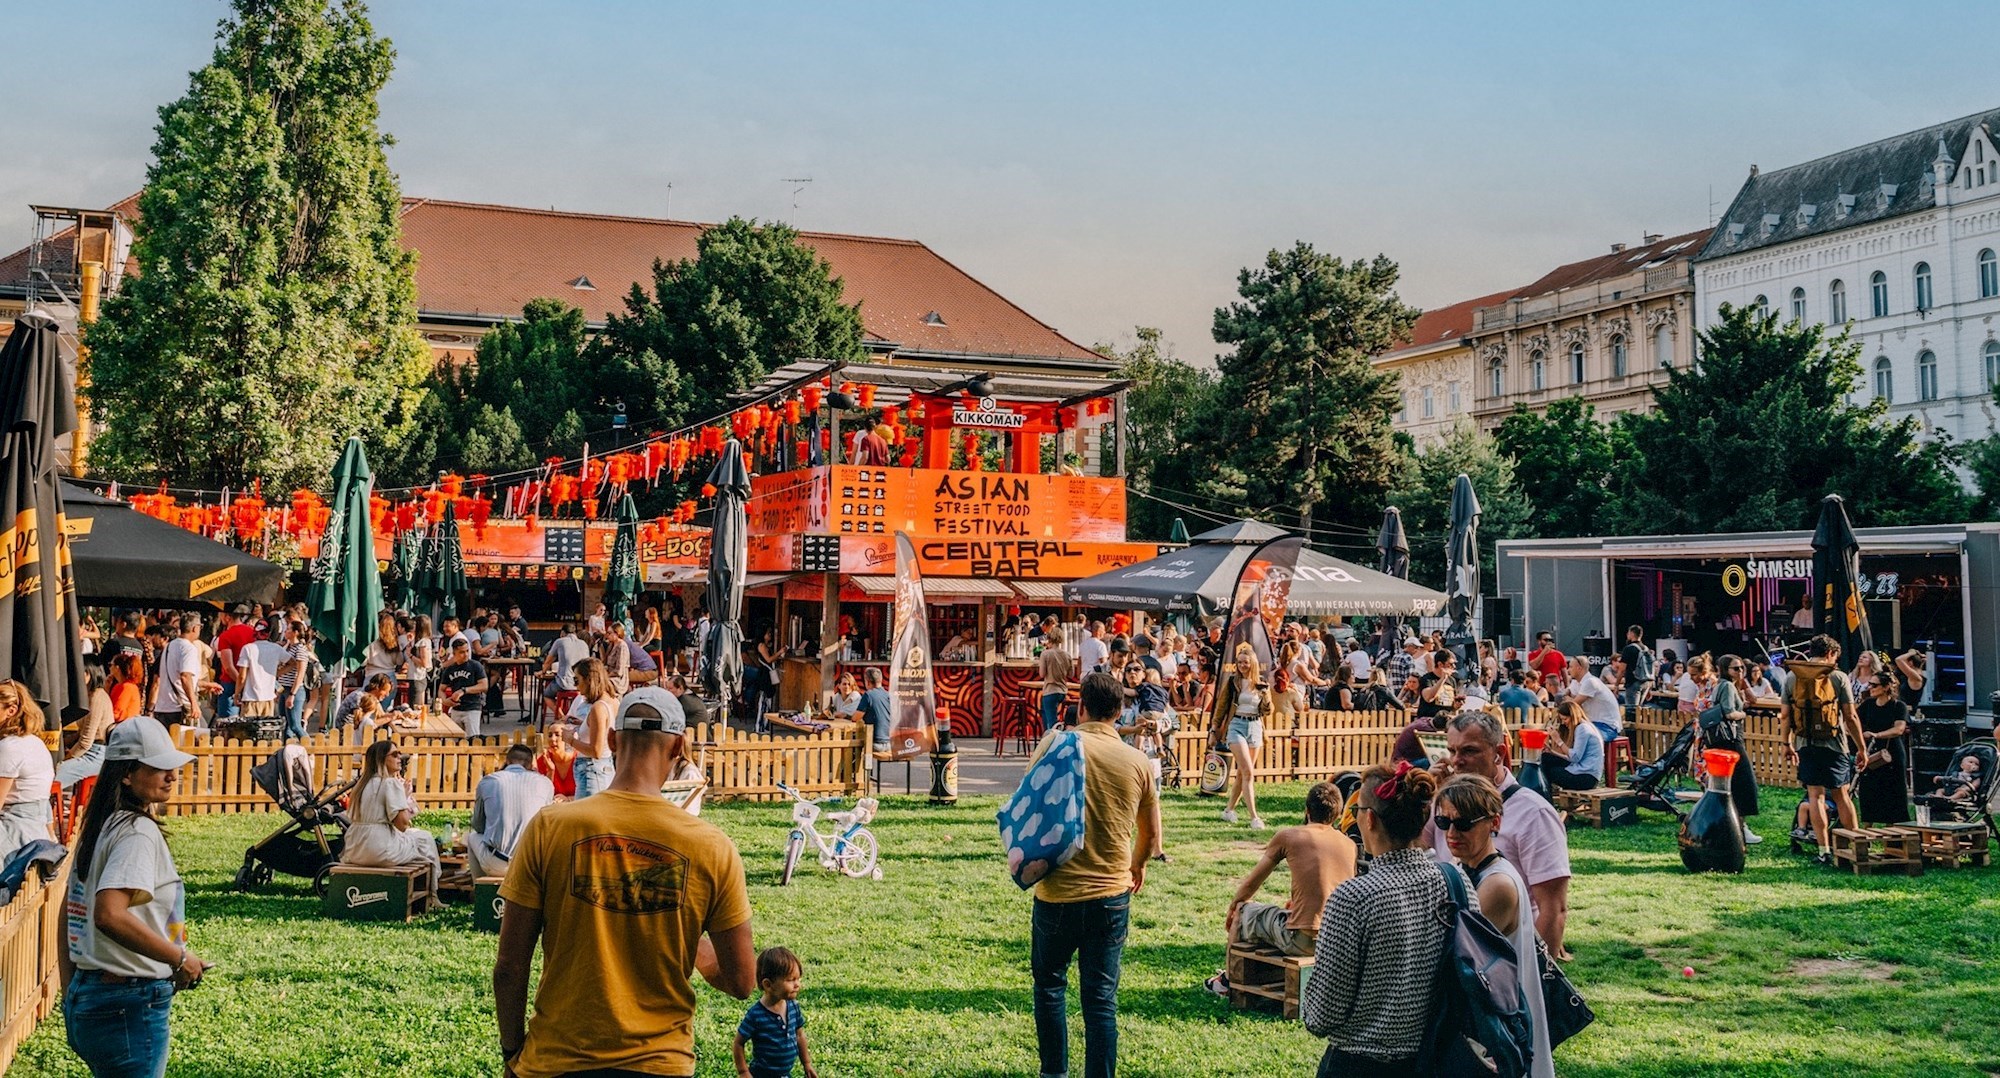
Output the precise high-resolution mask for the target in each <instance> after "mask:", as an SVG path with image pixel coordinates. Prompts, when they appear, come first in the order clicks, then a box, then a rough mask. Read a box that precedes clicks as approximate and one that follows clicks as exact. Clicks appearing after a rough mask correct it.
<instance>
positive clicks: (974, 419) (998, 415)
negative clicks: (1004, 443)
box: [951, 397, 1028, 430]
mask: <svg viewBox="0 0 2000 1078" xmlns="http://www.w3.org/2000/svg"><path fill="white" fill-rule="evenodd" d="M1027 422H1028V417H1027V416H1026V415H1023V414H1022V413H1020V412H1007V411H1002V410H1000V408H999V406H998V405H997V404H996V403H995V402H994V400H993V398H992V397H981V398H979V407H978V408H976V409H975V408H965V407H959V406H954V407H953V408H952V410H951V425H952V426H954V427H992V428H995V429H999V430H1014V429H1016V428H1018V427H1022V426H1025V425H1026V424H1027Z"/></svg>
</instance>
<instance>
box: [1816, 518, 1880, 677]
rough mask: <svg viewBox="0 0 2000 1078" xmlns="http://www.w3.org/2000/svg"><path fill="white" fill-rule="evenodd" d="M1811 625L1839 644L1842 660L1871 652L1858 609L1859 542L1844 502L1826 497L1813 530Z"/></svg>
mask: <svg viewBox="0 0 2000 1078" xmlns="http://www.w3.org/2000/svg"><path fill="white" fill-rule="evenodd" d="M1812 548H1813V587H1814V597H1813V607H1814V610H1813V619H1814V620H1813V624H1815V625H1817V626H1819V630H1820V632H1823V633H1825V634H1826V635H1828V636H1830V637H1832V638H1833V639H1834V640H1835V641H1836V642H1838V643H1839V644H1840V654H1841V656H1842V658H1843V660H1844V661H1846V662H1848V663H1852V662H1853V661H1854V657H1855V656H1857V655H1860V654H1861V653H1862V652H1864V651H1873V650H1875V642H1874V634H1872V633H1870V632H1869V631H1868V618H1867V616H1866V615H1865V614H1864V613H1863V610H1862V606H1861V540H1859V539H1857V538H1855V535H1854V525H1853V524H1851V523H1849V522H1848V519H1847V502H1846V501H1845V500H1844V499H1842V498H1841V496H1840V495H1838V494H1829V495H1827V496H1826V497H1825V498H1824V499H1822V500H1821V501H1820V503H1819V526H1818V527H1817V528H1815V529H1813V540H1812Z"/></svg>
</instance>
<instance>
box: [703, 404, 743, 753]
mask: <svg viewBox="0 0 2000 1078" xmlns="http://www.w3.org/2000/svg"><path fill="white" fill-rule="evenodd" d="M708 482H709V483H710V484H712V485H713V486H714V487H715V508H714V512H713V514H712V517H711V520H710V522H709V528H710V531H709V536H708V594H707V601H708V616H709V621H710V623H711V624H712V626H713V628H711V629H710V631H709V634H708V644H707V647H706V648H705V649H704V650H703V652H702V659H703V674H702V688H703V689H704V690H706V691H707V692H708V693H709V694H710V695H713V696H716V697H719V698H720V699H721V700H722V707H723V714H724V717H725V719H726V718H727V715H728V708H729V702H730V701H731V700H733V699H735V698H736V694H737V693H738V692H740V691H742V688H743V579H744V569H745V567H747V566H748V565H749V564H750V524H749V520H748V519H747V517H746V516H745V513H744V506H745V504H746V503H748V502H749V500H750V473H749V472H748V471H747V470H745V469H744V467H743V447H742V446H741V445H740V444H738V443H737V441H736V439H734V438H731V439H730V440H729V444H727V445H725V446H723V447H722V459H721V460H718V461H716V462H715V469H714V470H713V471H711V472H709V473H708Z"/></svg>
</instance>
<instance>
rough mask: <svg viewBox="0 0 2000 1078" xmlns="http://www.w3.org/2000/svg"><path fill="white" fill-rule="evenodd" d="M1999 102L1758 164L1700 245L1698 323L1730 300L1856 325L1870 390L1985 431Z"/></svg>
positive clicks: (1965, 430)
mask: <svg viewBox="0 0 2000 1078" xmlns="http://www.w3.org/2000/svg"><path fill="white" fill-rule="evenodd" d="M1996 131H2000V111H1996V112H1990V113H1982V114H1979V115H1975V116H1968V117H1964V118H1962V119H1958V120H1953V121H1951V122H1949V123H1944V124H1938V125H1936V126H1933V127H1928V128H1924V129H1922V130H1919V131H1912V132H1908V133H1906V134H1902V135H1898V136H1896V137H1894V138H1889V139H1884V140H1882V141H1880V142H1876V143H1871V144H1869V145H1867V146H1861V147H1857V148H1855V149H1852V150H1846V151H1843V152H1841V153H1837V154H1833V155H1831V156H1829V157H1823V158H1820V159H1819V160H1816V161H1809V162H1806V163H1805V164H1802V165H1795V166H1792V167H1790V168H1785V169H1780V170H1778V171H1775V172H1769V173H1762V174H1759V173H1758V172H1757V170H1756V169H1754V168H1753V169H1752V170H1751V174H1750V178H1749V179H1748V180H1746V181H1745V182H1744V185H1743V188H1742V189H1741V190H1740V191H1738V192H1737V195H1736V198H1735V200H1734V201H1732V202H1731V204H1730V207H1729V210H1728V212H1727V213H1725V214H1724V215H1723V218H1722V220H1721V222H1720V223H1718V224H1717V226H1716V229H1715V232H1714V234H1713V235H1712V236H1711V237H1710V238H1709V241H1708V244H1707V246H1706V247H1705V248H1704V249H1703V250H1702V253H1701V255H1700V256H1699V257H1697V258H1696V260H1695V274H1694V277H1695V305H1696V317H1697V319H1698V325H1700V326H1701V327H1703V328H1706V327H1708V326H1711V325H1714V324H1715V323H1716V322H1717V320H1718V312H1719V310H1720V308H1721V306H1722V305H1723V304H1729V305H1731V306H1737V307H1741V306H1746V305H1753V306H1761V307H1764V308H1766V309H1768V310H1771V311H1773V312H1775V313H1777V314H1778V315H1779V316H1780V317H1781V318H1786V319H1799V320H1802V321H1805V322H1813V323H1824V324H1826V325H1828V326H1829V327H1839V326H1846V327H1847V328H1848V329H1849V330H1850V331H1851V332H1852V333H1853V335H1854V339H1855V340H1856V341H1858V342H1860V344H1861V348H1862V351H1861V366H1862V384H1861V385H1860V386H1859V387H1857V389H1856V391H1855V393H1854V397H1855V399H1857V400H1867V399H1870V398H1883V399H1886V400H1887V401H1888V402H1889V406H1890V412H1891V414H1892V415H1895V416H1904V415H1914V416H1916V417H1917V419H1918V420H1919V422H1921V423H1922V424H1923V427H1924V429H1925V430H1926V431H1927V432H1942V433H1944V434H1947V435H1949V436H1950V437H1951V438H1953V439H1954V440H1958V441H1966V440H1971V439H1975V438H1984V437H1986V436H1987V435H1988V434H1991V433H1993V431H1994V430H1995V425H1996V420H2000V408H1996V406H1995V404H1994V396H1993V392H1994V390H1993V387H1994V384H1995V383H1996V382H2000V150H1996V140H1995V132H1996Z"/></svg>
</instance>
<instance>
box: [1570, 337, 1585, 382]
mask: <svg viewBox="0 0 2000 1078" xmlns="http://www.w3.org/2000/svg"><path fill="white" fill-rule="evenodd" d="M1569 380H1570V381H1572V382H1574V383H1576V384H1577V385H1582V384H1583V345H1581V344H1572V345H1570V346H1569Z"/></svg>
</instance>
